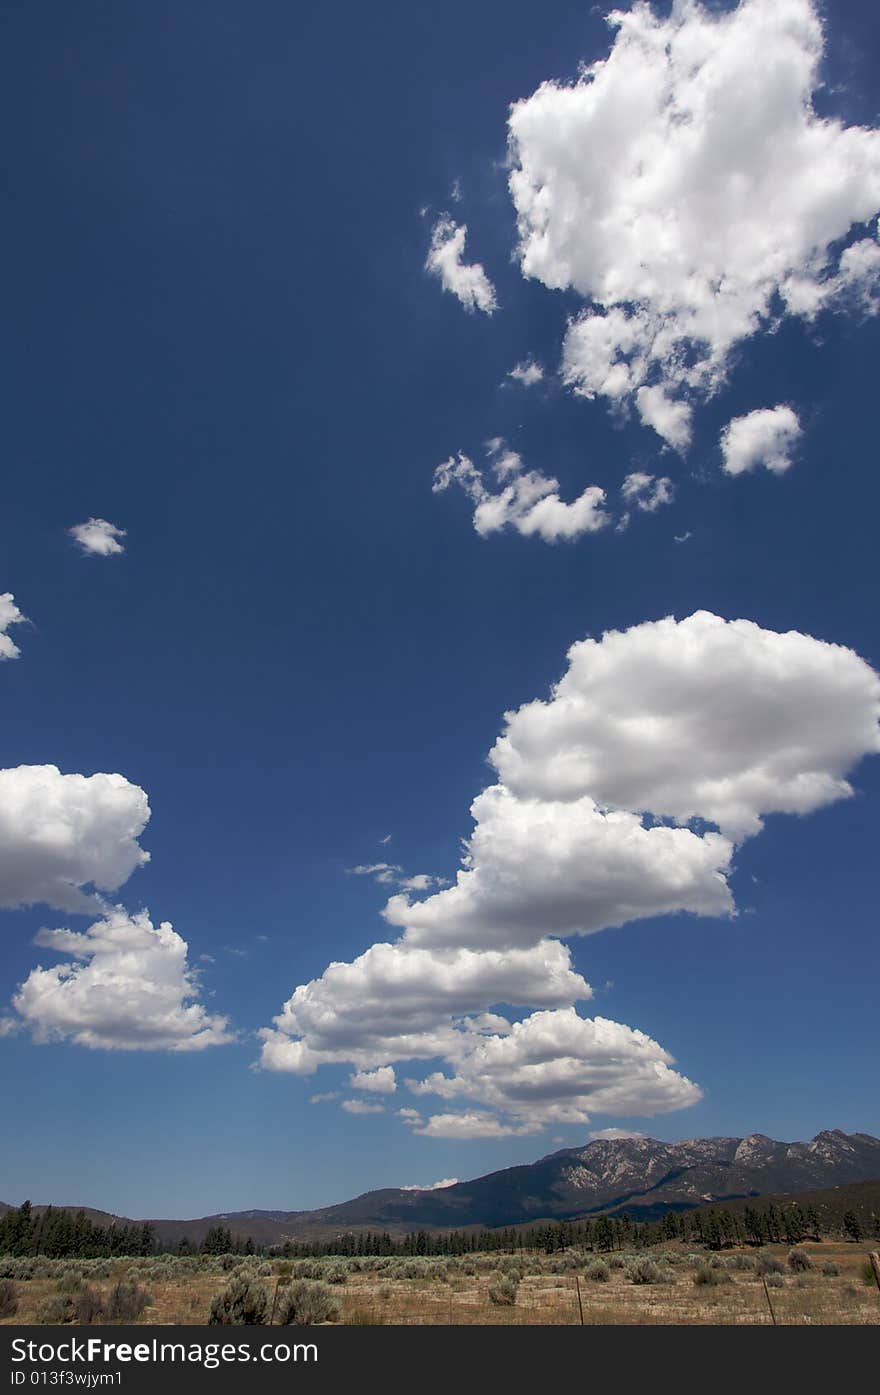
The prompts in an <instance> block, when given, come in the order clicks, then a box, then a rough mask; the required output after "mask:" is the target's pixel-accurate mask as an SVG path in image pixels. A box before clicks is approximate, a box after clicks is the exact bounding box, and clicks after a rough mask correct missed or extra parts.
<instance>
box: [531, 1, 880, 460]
mask: <svg viewBox="0 0 880 1395" xmlns="http://www.w3.org/2000/svg"><path fill="white" fill-rule="evenodd" d="M608 21H609V24H610V25H611V27H612V29H613V31H614V38H613V43H612V45H611V48H610V51H609V53H608V56H607V57H606V58H604V59H602V60H600V61H598V62H596V63H593V64H591V65H589V66H588V67H585V68H584V69H583V70H582V71H581V73H580V74H579V76H578V78H577V79H576V80H575V81H573V82H570V83H566V82H562V81H547V82H544V83H542V84H541V86H540V87H539V88H538V89H537V91H535V92H534V93H532V95H531V96H529V97H527V98H525V99H523V100H521V101H519V102H516V103H515V104H514V105H513V107H512V108H511V113H510V118H509V142H510V158H511V173H510V191H511V195H512V198H513V202H514V205H515V209H516V214H517V224H518V233H519V247H518V255H519V259H520V265H521V269H522V272H523V274H524V275H525V276H527V277H533V278H535V279H537V280H539V281H541V282H543V284H544V285H546V286H548V287H550V288H553V289H565V288H573V289H574V290H576V291H578V292H579V293H580V294H581V296H582V297H583V298H584V300H585V302H586V305H585V308H584V310H583V311H582V312H581V313H580V314H579V315H577V316H576V317H575V318H574V320H573V321H572V322H571V324H570V325H569V329H568V333H567V336H566V341H565V345H564V350H563V363H562V374H563V378H564V380H565V381H566V382H567V383H568V384H569V385H570V386H571V387H572V388H573V390H574V391H575V392H576V393H579V394H583V395H584V396H586V397H597V396H599V397H604V398H606V399H607V400H608V401H609V402H610V403H612V404H618V405H619V404H624V403H633V405H635V407H636V409H637V411H638V412H639V414H640V416H641V418H642V419H643V421H645V422H646V424H648V425H649V426H652V427H653V428H654V429H655V430H656V431H657V432H659V434H660V435H661V436H662V437H663V438H664V439H665V440H666V441H668V442H669V443H670V444H671V445H673V446H675V447H677V448H679V449H681V448H684V447H685V446H686V445H687V443H688V440H689V437H690V415H691V407H692V403H693V402H694V401H696V400H699V399H700V398H701V397H703V396H705V395H707V394H710V393H711V392H713V391H714V390H716V389H717V387H718V386H719V385H720V383H721V382H722V381H723V380H724V377H725V375H726V372H727V370H728V367H729V364H730V359H731V355H732V353H733V351H734V349H735V348H736V347H737V346H738V345H739V344H741V343H742V342H743V341H744V340H746V339H748V338H749V337H751V336H752V335H754V334H756V333H758V332H760V331H761V330H763V329H770V328H772V327H773V326H774V324H776V323H777V322H778V319H779V318H780V316H782V315H785V314H792V315H800V316H804V317H807V318H810V317H812V316H814V315H815V314H816V313H817V311H818V310H819V309H822V308H829V307H836V306H840V307H843V306H846V305H849V304H853V303H855V304H857V305H858V307H859V308H860V309H861V310H863V311H875V310H876V309H877V305H878V288H880V248H878V245H877V243H876V241H875V239H874V237H873V228H872V229H871V234H872V235H871V236H865V226H866V225H867V224H868V223H869V222H871V221H872V220H873V219H874V218H875V217H876V215H877V212H878V209H880V132H878V131H876V130H870V129H866V128H861V127H855V126H847V125H845V124H844V123H843V122H842V121H841V120H839V119H837V118H834V117H831V116H820V115H818V114H817V112H816V110H815V108H814V106H813V94H814V92H815V91H816V90H817V88H818V87H819V83H820V79H819V65H820V62H821V59H822V55H823V34H822V26H821V22H820V18H819V13H818V8H817V5H816V4H814V3H813V0H741V3H740V4H738V5H736V6H735V7H733V8H724V9H721V8H720V7H717V6H712V7H709V6H706V5H703V4H700V3H698V0H677V2H676V3H675V4H673V5H672V7H671V11H670V12H669V13H665V14H662V15H661V14H658V13H657V12H656V10H654V9H653V8H652V7H651V6H650V5H648V4H641V3H639V4H634V5H632V7H631V8H630V9H628V10H626V11H624V10H615V11H613V12H612V13H611V14H610V15H609V17H608ZM853 239H854V240H853ZM842 243H848V244H849V245H847V246H843V247H842V246H841V244H842Z"/></svg>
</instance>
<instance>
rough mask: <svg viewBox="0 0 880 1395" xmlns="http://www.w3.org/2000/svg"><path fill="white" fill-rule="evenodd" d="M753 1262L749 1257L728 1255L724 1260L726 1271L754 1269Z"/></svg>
mask: <svg viewBox="0 0 880 1395" xmlns="http://www.w3.org/2000/svg"><path fill="white" fill-rule="evenodd" d="M754 1267H755V1261H754V1260H753V1259H752V1256H751V1255H728V1257H727V1259H726V1260H725V1268H727V1269H754Z"/></svg>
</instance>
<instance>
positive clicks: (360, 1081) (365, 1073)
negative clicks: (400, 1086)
mask: <svg viewBox="0 0 880 1395" xmlns="http://www.w3.org/2000/svg"><path fill="white" fill-rule="evenodd" d="M348 1083H349V1085H350V1086H351V1088H352V1089H353V1090H366V1091H367V1093H368V1094H374V1095H393V1094H394V1092H395V1090H396V1089H397V1080H396V1078H395V1075H394V1068H393V1066H379V1067H378V1068H377V1069H376V1070H359V1071H357V1072H356V1073H355V1074H354V1075H352V1076H351V1077H350V1078H349V1082H348Z"/></svg>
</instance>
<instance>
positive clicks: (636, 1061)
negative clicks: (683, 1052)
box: [407, 1007, 702, 1137]
mask: <svg viewBox="0 0 880 1395" xmlns="http://www.w3.org/2000/svg"><path fill="white" fill-rule="evenodd" d="M671 1066H672V1057H671V1056H670V1055H669V1053H668V1052H667V1051H664V1050H663V1048H662V1047H661V1046H659V1045H658V1044H657V1042H656V1041H652V1040H651V1038H650V1037H648V1036H646V1035H645V1034H644V1032H638V1031H633V1029H632V1028H631V1027H626V1026H623V1025H622V1024H621V1023H619V1022H610V1021H609V1020H608V1019H607V1018H604V1017H594V1018H592V1019H589V1018H583V1017H579V1016H578V1014H577V1012H576V1011H575V1009H574V1008H573V1007H572V1008H561V1009H557V1010H556V1011H555V1012H534V1013H532V1014H531V1016H530V1017H527V1018H525V1020H524V1021H523V1022H517V1023H515V1024H514V1025H513V1027H512V1029H511V1031H510V1032H509V1033H508V1034H507V1035H506V1036H487V1037H482V1038H479V1039H476V1040H475V1041H474V1043H473V1045H472V1047H471V1050H470V1051H469V1052H468V1053H467V1055H466V1056H464V1057H463V1058H462V1060H461V1061H460V1062H459V1063H458V1068H457V1070H456V1071H455V1073H454V1074H452V1075H445V1074H443V1073H442V1072H440V1071H438V1072H436V1073H435V1074H433V1075H429V1076H428V1077H427V1078H426V1079H425V1080H421V1081H416V1080H411V1081H407V1084H408V1086H409V1088H410V1090H411V1091H412V1092H413V1093H414V1094H417V1095H437V1096H439V1097H440V1098H442V1099H445V1100H455V1099H460V1098H465V1099H467V1100H469V1101H474V1102H476V1103H477V1104H479V1105H482V1106H485V1107H487V1108H489V1109H491V1110H492V1111H493V1117H497V1116H498V1115H499V1114H501V1115H503V1116H504V1117H505V1118H506V1119H508V1120H509V1121H510V1125H511V1126H512V1128H513V1129H514V1130H515V1131H528V1132H537V1131H538V1130H539V1129H541V1128H543V1127H544V1126H545V1125H547V1124H551V1123H552V1124H583V1123H586V1122H587V1121H588V1119H589V1117H590V1115H591V1114H592V1113H606V1114H631V1115H654V1114H662V1113H667V1112H669V1111H670V1110H675V1109H683V1108H685V1107H686V1106H688V1105H691V1104H696V1103H697V1102H698V1101H699V1100H700V1099H701V1098H702V1092H701V1091H700V1089H699V1087H698V1086H696V1085H694V1083H693V1082H692V1081H690V1080H688V1079H686V1078H685V1077H684V1076H682V1075H679V1074H678V1072H677V1071H674V1070H672V1069H671ZM435 1117H436V1116H435ZM440 1118H441V1119H442V1120H443V1121H444V1127H445V1126H446V1125H447V1122H448V1120H449V1118H450V1116H449V1115H441V1116H440ZM433 1123H434V1120H433V1119H429V1121H428V1123H427V1124H426V1125H424V1126H421V1127H417V1128H416V1132H417V1133H430V1132H436V1128H437V1126H436V1125H435V1126H434V1128H433V1129H432V1127H431V1126H432V1124H433ZM446 1136H447V1137H448V1136H449V1135H448V1133H447V1134H446Z"/></svg>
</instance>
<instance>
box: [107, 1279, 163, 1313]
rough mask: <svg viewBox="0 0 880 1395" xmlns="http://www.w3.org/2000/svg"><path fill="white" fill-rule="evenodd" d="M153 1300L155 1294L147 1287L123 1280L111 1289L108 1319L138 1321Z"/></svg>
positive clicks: (108, 1302)
mask: <svg viewBox="0 0 880 1395" xmlns="http://www.w3.org/2000/svg"><path fill="white" fill-rule="evenodd" d="M152 1301H153V1295H152V1294H151V1293H149V1292H148V1291H147V1289H145V1288H141V1286H140V1284H132V1283H126V1282H125V1281H124V1280H123V1281H122V1282H120V1283H118V1284H116V1285H115V1286H114V1287H113V1288H112V1289H111V1290H110V1297H109V1299H108V1301H107V1321H108V1322H137V1320H138V1318H139V1317H140V1315H141V1313H142V1312H143V1311H144V1308H148V1307H149V1306H150V1304H151V1303H152Z"/></svg>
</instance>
